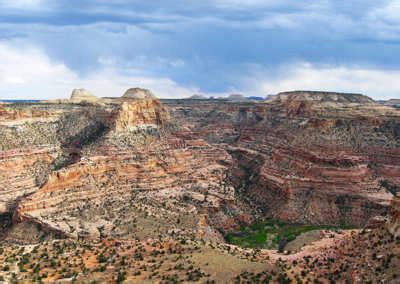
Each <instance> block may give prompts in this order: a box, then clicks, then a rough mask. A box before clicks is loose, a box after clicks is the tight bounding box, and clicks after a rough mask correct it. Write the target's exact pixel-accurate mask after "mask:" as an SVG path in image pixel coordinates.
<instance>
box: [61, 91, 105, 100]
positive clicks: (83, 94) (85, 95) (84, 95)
mask: <svg viewBox="0 0 400 284" xmlns="http://www.w3.org/2000/svg"><path fill="white" fill-rule="evenodd" d="M99 100H100V99H99V98H98V97H96V96H95V95H93V94H92V93H91V92H89V91H88V90H85V89H74V90H73V91H72V94H71V98H70V100H69V101H70V102H72V103H96V102H98V101H99Z"/></svg>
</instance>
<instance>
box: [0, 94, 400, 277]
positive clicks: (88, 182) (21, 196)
mask: <svg viewBox="0 0 400 284" xmlns="http://www.w3.org/2000/svg"><path fill="white" fill-rule="evenodd" d="M0 181H1V183H0V216H1V218H0V220H3V221H2V224H1V225H2V232H1V233H0V239H1V240H2V242H4V243H14V244H19V245H21V246H24V245H25V246H27V245H30V244H32V243H41V244H42V245H43V241H44V240H47V241H49V240H53V239H57V240H58V239H66V240H69V241H72V242H78V243H79V242H88V241H89V242H92V243H98V242H101V241H102V240H103V241H104V240H118V241H121V240H124V241H126V242H130V241H133V240H135V242H136V243H135V245H137V242H146V241H147V240H149V239H155V238H157V239H159V240H171V242H172V243H173V242H174V241H175V240H192V241H193V242H200V241H201V242H205V243H207V244H217V245H216V246H219V247H220V248H221V250H227V249H228V248H229V249H228V250H231V246H232V245H230V244H226V243H225V237H226V234H227V233H230V232H238V231H239V230H240V229H241V228H243V227H245V226H249V225H251V224H254V223H255V222H258V221H259V220H279V221H281V222H285V223H287V224H293V225H296V224H303V225H315V226H322V225H324V226H336V227H343V228H352V229H354V231H352V232H353V233H352V234H354V232H357V233H356V234H360V235H357V236H359V237H351V236H353V235H350V233H348V232H347V231H346V233H345V234H344V235H341V234H338V235H337V238H338V240H340V241H341V242H343V246H342V250H346V251H347V252H348V251H350V249H354V247H351V248H350V247H349V245H347V244H346V241H345V240H348V238H352V242H353V243H354V246H357V242H358V244H359V243H360V242H362V241H363V240H364V235H361V231H360V230H362V231H363V234H365V232H364V230H369V231H368V233H367V234H371V236H372V234H376V238H377V236H378V233H377V232H379V234H384V236H385V237H387V238H388V239H390V240H392V239H393V242H394V241H395V239H396V238H397V239H398V238H399V237H400V213H399V212H400V202H399V197H398V196H397V195H398V194H399V193H398V192H399V191H400V110H399V109H397V108H394V107H391V106H387V105H381V104H378V103H376V102H374V101H373V100H372V99H370V98H368V97H366V96H364V95H360V94H345V93H330V92H312V91H294V92H284V93H280V94H278V95H277V96H275V97H274V98H273V99H272V100H268V101H257V102H252V101H226V100H210V99H203V98H200V99H181V100H178V99H176V100H173V99H169V100H167V99H165V100H159V99H157V98H156V96H155V95H154V94H152V93H151V91H149V90H145V89H140V88H132V89H129V90H127V91H126V92H125V94H124V95H122V96H121V97H117V98H111V97H110V98H97V97H95V96H94V95H92V94H91V93H90V92H88V91H86V90H84V89H78V90H74V91H73V93H72V95H71V99H69V100H53V101H43V102H38V103H36V102H34V103H0ZM374 218H375V219H374ZM377 219H379V220H378V221H377V222H376V224H375V225H374V226H372V225H371V224H373V222H372V221H371V220H377ZM370 227H371V228H370ZM371 230H372V231H371ZM322 235H324V234H322ZM325 235H326V236H325V237H321V238H322V239H323V240H324V239H325V238H329V235H330V234H329V233H326V234H325ZM335 236H336V235H335ZM373 236H375V235H373ZM390 236H393V237H390ZM333 238H336V237H333ZM371 238H372V239H373V238H375V237H371ZM371 238H370V239H371ZM172 240H174V241H172ZM80 244H81V243H80ZM107 245H109V244H107ZM193 246H200V247H202V246H203V245H201V244H200V243H196V245H193ZM211 246H213V245H211ZM396 247H397V246H396ZM203 249H205V248H203ZM210 249H211V248H210V247H208V246H207V249H206V250H210ZM396 249H397V248H395V250H396ZM235 250H239V251H241V252H242V249H241V248H235ZM325 250H326V251H327V254H329V255H334V253H332V252H331V250H332V247H329V248H326V249H325V248H324V249H322V250H321V251H325ZM212 251H214V250H212ZM245 252H246V248H245V249H244V253H245ZM252 253H255V252H254V251H252ZM257 253H258V252H257ZM263 253H265V255H264V256H262V255H263ZM266 255H268V259H267V258H266ZM248 257H250V256H248ZM257 257H258V258H263V257H264V258H263V261H267V260H268V261H269V262H268V261H267V262H268V263H270V264H271V263H272V260H271V259H274V254H270V253H269V252H261V255H259V256H257ZM285 257H286V256H284V255H283V254H281V255H279V256H278V257H276V259H274V261H275V262H279V263H280V260H279V261H278V259H284V258H285ZM332 257H333V256H332ZM335 257H337V258H340V255H339V254H336V256H335ZM286 258H287V261H293V259H297V258H296V257H295V256H293V257H292V258H290V257H286ZM299 259H302V256H299ZM296 261H297V260H296ZM275 262H274V265H277V266H279V265H278V264H276V263H275ZM302 265H304V266H307V265H308V263H303V264H302ZM360 265H361V264H360ZM279 267H280V266H279ZM281 268H282V267H281ZM286 270H287V271H291V273H292V272H293V275H295V274H296V273H297V272H298V271H297V270H296V269H294V270H293V269H289V268H288V269H286ZM286 270H285V271H286ZM360 271H363V270H362V269H361V268H360ZM317 274H318V273H316V274H315V277H317V276H318V277H324V276H323V275H322V274H321V275H317ZM232 277H233V276H232ZM238 277H239V276H238ZM240 277H241V276H240ZM240 277H239V278H240ZM291 277H292V278H293V277H294V276H291ZM354 277H358V276H357V275H355V276H354ZM371 277H372V276H371ZM388 277H389V278H385V279H388V280H393V279H394V276H393V275H390V276H388ZM293 279H294V278H293ZM354 279H355V278H354ZM371 279H376V278H371ZM103 280H104V279H103ZM142 280H143V279H142Z"/></svg>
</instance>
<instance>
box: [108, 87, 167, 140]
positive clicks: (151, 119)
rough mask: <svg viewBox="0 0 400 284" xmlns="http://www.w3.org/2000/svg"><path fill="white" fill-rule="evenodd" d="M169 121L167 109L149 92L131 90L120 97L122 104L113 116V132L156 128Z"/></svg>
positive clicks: (136, 89) (137, 89)
mask: <svg viewBox="0 0 400 284" xmlns="http://www.w3.org/2000/svg"><path fill="white" fill-rule="evenodd" d="M169 119H170V116H169V113H168V111H167V109H166V108H165V107H164V106H163V105H162V103H161V102H160V101H159V100H158V99H157V98H156V97H155V96H154V95H153V94H152V93H151V92H150V91H149V90H146V89H141V88H131V89H129V90H127V91H126V92H125V94H124V95H123V96H122V103H121V105H120V107H119V108H118V110H117V113H116V115H115V130H116V131H117V132H121V131H126V130H135V129H138V128H143V127H154V128H156V127H158V126H160V125H162V124H164V123H165V122H167V121H168V120H169Z"/></svg>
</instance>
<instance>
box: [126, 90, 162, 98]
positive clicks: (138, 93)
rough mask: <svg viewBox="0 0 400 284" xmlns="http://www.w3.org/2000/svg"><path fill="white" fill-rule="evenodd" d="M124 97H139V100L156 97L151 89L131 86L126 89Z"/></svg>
mask: <svg viewBox="0 0 400 284" xmlns="http://www.w3.org/2000/svg"><path fill="white" fill-rule="evenodd" d="M122 97H123V98H129V99H137V100H143V99H155V98H156V97H155V96H154V94H153V93H152V92H151V91H150V90H147V89H142V88H130V89H128V90H126V92H125V93H124V94H123V96H122Z"/></svg>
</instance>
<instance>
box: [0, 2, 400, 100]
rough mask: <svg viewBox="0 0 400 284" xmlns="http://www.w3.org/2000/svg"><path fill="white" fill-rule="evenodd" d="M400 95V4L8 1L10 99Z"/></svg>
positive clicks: (4, 21)
mask: <svg viewBox="0 0 400 284" xmlns="http://www.w3.org/2000/svg"><path fill="white" fill-rule="evenodd" d="M129 87H143V88H148V89H150V90H152V91H153V92H154V93H155V94H156V95H157V96H159V97H162V98H182V97H188V96H190V95H192V94H194V93H200V94H204V95H212V96H226V95H228V94H231V93H241V94H244V95H248V96H267V95H269V94H276V93H278V92H281V91H290V90H324V91H338V92H356V93H363V94H365V95H368V96H370V97H372V98H374V99H390V98H400V0H378V1H377V0H351V1H349V0H320V1H319V0H303V1H298V0H247V1H246V0H202V1H198V0H196V1H192V0H151V1H149V0H147V1H145V0H141V1H138V0H114V1H110V0H109V1H106V0H0V98H1V99H52V98H67V97H69V96H70V94H71V91H72V89H74V88H86V89H88V90H89V91H91V92H92V93H94V94H95V95H97V96H121V95H122V94H123V93H124V91H125V90H126V89H127V88H129Z"/></svg>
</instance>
